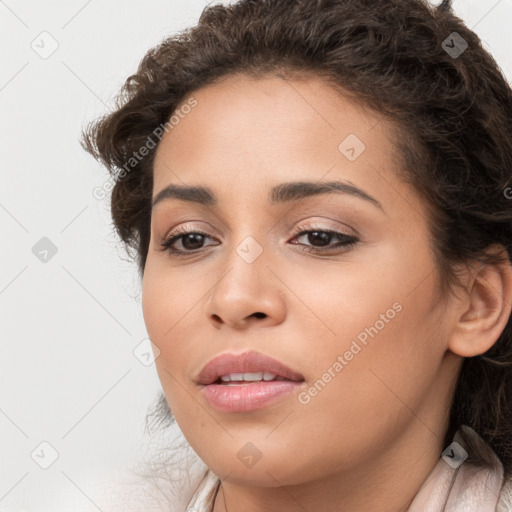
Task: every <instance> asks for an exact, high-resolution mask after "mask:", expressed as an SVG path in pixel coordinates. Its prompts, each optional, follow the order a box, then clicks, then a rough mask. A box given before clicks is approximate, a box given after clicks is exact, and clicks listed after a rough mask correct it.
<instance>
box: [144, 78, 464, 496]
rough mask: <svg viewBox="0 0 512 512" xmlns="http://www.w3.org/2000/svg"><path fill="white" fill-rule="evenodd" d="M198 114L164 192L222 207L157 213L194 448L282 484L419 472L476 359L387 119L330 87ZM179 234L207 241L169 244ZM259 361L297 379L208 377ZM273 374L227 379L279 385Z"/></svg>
mask: <svg viewBox="0 0 512 512" xmlns="http://www.w3.org/2000/svg"><path fill="white" fill-rule="evenodd" d="M192 98H193V100H192ZM185 104H189V105H193V106H192V107H191V108H182V109H181V111H180V109H178V111H180V112H182V116H181V117H180V118H179V122H175V123H174V124H173V127H172V129H170V130H169V132H168V133H166V134H165V135H164V136H163V138H162V140H161V142H160V145H159V147H158V150H157V154H156V158H155V164H154V189H153V198H156V197H157V196H158V195H159V193H160V192H162V191H163V190H164V189H166V188H167V187H169V186H175V187H205V188H207V189H208V191H209V192H210V193H211V194H212V196H213V198H211V200H210V201H206V199H207V194H206V193H204V192H203V193H200V194H198V193H197V190H196V193H194V191H189V192H188V193H187V194H182V195H181V196H180V197H178V195H177V193H176V192H171V191H168V193H167V194H166V195H165V197H164V196H162V195H161V196H160V198H161V200H159V201H158V202H157V204H155V205H154V208H153V211H152V219H151V240H150V246H149V252H148V256H147V263H146V267H145V273H144V279H143V312H144V319H145V323H146V327H147V330H148V334H149V336H150V338H151V340H152V341H153V343H154V344H155V345H156V346H157V347H158V348H159V350H160V355H159V357H158V358H157V359H156V366H157V371H158V375H159V378H160V381H161V383H162V387H163V390H164V392H165V395H166V398H167V401H168V403H169V405H170V407H171V409H172V411H173V413H174V415H175V418H176V420H177V422H178V424H179V426H180V427H181V429H182V431H183V433H184V434H185V436H186V438H187V440H188V442H189V443H190V445H191V446H192V447H193V448H194V450H195V451H196V452H197V453H198V454H199V455H200V457H201V458H202V459H203V460H204V462H205V463H206V464H207V465H208V466H209V467H210V468H212V469H213V470H214V472H215V473H216V474H217V475H218V476H220V477H221V478H225V477H226V476H228V480H230V481H232V482H238V483H244V482H245V483H247V482H251V483H254V482H258V483H259V484H261V485H266V486H273V487H276V486H280V485H292V484H298V483H301V482H305V481H307V480H311V478H313V477H312V474H314V477H315V478H327V477H329V476H332V475H334V474H336V473H340V472H347V474H349V473H350V475H352V477H353V475H356V474H358V473H357V470H358V468H360V469H361V470H362V468H366V469H368V467H370V466H371V465H373V466H375V467H376V466H378V465H379V464H383V463H384V461H386V462H385V463H386V464H387V467H388V468H389V467H390V466H393V465H400V464H401V465H403V464H406V465H409V466H410V467H411V468H412V467H414V464H415V458H416V456H418V454H419V453H422V454H423V453H425V452H427V451H428V450H429V449H430V448H431V447H433V446H434V447H435V448H436V450H435V454H434V456H433V457H434V458H435V459H437V458H438V457H439V453H440V452H438V451H437V448H440V447H441V443H442V436H443V435H444V429H445V428H446V425H447V423H446V416H445V413H446V411H447V410H448V406H449V401H450V398H451V393H452V392H453V383H454V381H455V378H456V376H457V375H456V374H457V370H458V363H459V359H458V358H456V357H455V356H454V355H453V354H452V353H451V352H449V351H447V345H448V340H449V336H450V326H449V322H450V315H449V310H445V309H443V306H442V303H441V301H440V298H439V291H438V287H437V284H436V283H437V281H436V272H435V267H434V261H433V258H432V253H431V251H430V250H429V233H428V230H427V213H426V209H425V204H424V202H423V200H422V199H421V198H420V196H419V195H418V194H417V193H416V192H415V191H414V190H413V189H412V188H411V187H410V186H409V185H407V184H406V183H404V182H402V181H400V180H399V179H398V177H397V174H396V170H397V163H396V158H395V150H394V147H393V144H392V142H391V139H390V136H391V135H390V134H391V131H390V127H389V125H388V124H387V122H386V121H385V120H383V119H381V118H379V116H378V115H376V114H375V113H373V112H372V111H370V110H366V109H363V108H362V107H358V106H357V105H356V104H354V103H352V102H351V101H349V100H347V99H345V98H344V97H342V96H340V95H339V94H338V93H336V92H335V91H334V90H333V89H331V88H330V87H329V86H328V85H327V84H326V83H325V82H323V81H321V80H319V79H308V80H304V81H295V80H292V81H287V80H284V79H281V78H277V77H267V78H260V79H258V80H254V79H250V78H247V77H245V76H244V75H237V76H231V77H229V78H227V79H225V80H223V81H222V82H220V83H218V84H215V85H212V86H208V87H205V88H202V89H200V90H198V91H196V92H194V94H193V95H191V97H189V98H187V100H185V101H184V102H183V105H185ZM175 119H176V118H175ZM296 182H307V183H310V184H312V185H313V186H314V187H318V186H320V185H322V184H326V183H327V182H337V183H338V184H340V186H339V187H338V188H335V186H333V187H331V188H330V190H329V188H328V187H324V189H323V190H319V191H317V193H314V194H313V193H311V192H312V190H313V188H309V189H308V188H304V187H302V188H300V187H296V188H295V189H293V188H291V187H292V186H291V185H290V184H292V183H296ZM284 184H288V185H287V186H286V187H285V186H284ZM276 187H277V188H276ZM288 187H290V188H288ZM343 187H345V188H343ZM178 229H179V230H182V231H185V232H190V233H197V234H196V235H191V236H189V237H185V236H183V233H182V232H181V233H178V234H177V235H178V238H177V239H174V241H173V242H172V244H171V245H170V248H171V249H170V250H162V243H163V242H164V241H165V240H168V239H169V238H172V237H173V236H174V235H176V230H178ZM304 231H307V232H309V233H305V234H300V233H301V232H304ZM330 232H334V233H335V234H334V235H333V234H330ZM201 233H202V235H201ZM179 235H182V236H181V238H179ZM347 242H352V243H347ZM172 250H174V251H175V252H172ZM249 351H255V352H259V353H261V354H264V355H266V356H268V357H270V358H273V359H275V360H277V361H279V362H281V363H282V364H284V365H286V366H287V367H288V368H289V369H291V370H293V371H294V372H295V374H294V376H293V379H294V380H293V381H291V380H286V381H285V382H277V381H267V382H266V381H264V382H261V381H259V382H255V383H247V382H246V383H242V382H236V381H232V382H231V383H230V384H229V385H228V384H227V383H224V384H219V383H217V384H215V383H214V384H211V385H205V384H200V383H198V379H199V374H200V372H201V370H202V369H203V367H204V366H205V365H206V364H207V363H208V362H209V361H210V360H211V359H212V358H215V357H217V356H219V355H221V354H233V355H235V356H237V355H240V354H244V353H246V352H249ZM266 364H267V363H266V362H263V363H261V361H260V365H259V366H258V365H256V366H255V367H251V366H247V367H239V366H236V362H235V366H233V367H229V366H225V365H224V366H223V365H221V367H220V369H218V371H217V373H216V374H215V372H214V374H215V375H214V374H212V375H213V376H212V375H210V379H209V380H212V379H213V378H214V377H215V378H217V379H218V377H219V375H218V374H219V373H224V374H230V373H240V372H237V371H233V369H238V370H240V369H241V370H243V369H244V368H245V370H247V373H249V375H246V376H245V378H246V379H251V378H254V379H258V380H259V379H261V378H262V377H264V376H263V374H264V373H271V374H272V373H274V374H278V373H279V371H278V370H276V368H275V367H271V366H270V365H267V366H265V365H266ZM265 369H267V370H268V371H267V372H265ZM258 370H261V372H262V374H261V375H259V374H258ZM271 370H275V371H271ZM253 373H256V375H251V374H253ZM267 377H268V378H271V377H272V376H270V377H269V376H267ZM288 377H291V375H288ZM234 378H235V379H239V378H240V376H234ZM221 386H222V387H221Z"/></svg>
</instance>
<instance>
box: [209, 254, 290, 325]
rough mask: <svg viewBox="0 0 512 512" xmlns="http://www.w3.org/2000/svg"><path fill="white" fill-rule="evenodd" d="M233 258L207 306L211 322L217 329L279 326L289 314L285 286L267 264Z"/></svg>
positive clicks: (259, 261) (261, 261)
mask: <svg viewBox="0 0 512 512" xmlns="http://www.w3.org/2000/svg"><path fill="white" fill-rule="evenodd" d="M237 258H238V256H236V258H233V259H231V260H230V262H232V264H231V266H230V267H229V268H228V270H227V271H226V272H225V273H224V275H223V277H221V279H220V280H219V281H218V282H217V284H216V285H215V286H214V289H213V291H212V293H211V295H210V298H209V299H208V301H207V302H206V303H205V305H204V313H205V315H206V318H207V320H208V321H209V322H210V323H211V324H212V325H213V326H214V327H215V328H217V329H223V328H226V327H229V328H232V329H237V330H241V329H246V328H247V327H249V326H251V325H253V324H255V325H261V326H271V325H277V324H279V323H281V322H283V320H284V318H285V315H286V305H285V295H284V293H283V290H282V288H281V287H282V284H281V282H280V281H279V279H277V278H276V277H275V271H274V272H273V271H271V270H270V269H269V268H268V267H267V266H266V265H265V262H264V261H263V258H261V260H259V259H258V260H256V261H254V262H252V263H247V262H246V261H244V260H242V259H241V258H238V261H237Z"/></svg>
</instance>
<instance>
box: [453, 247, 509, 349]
mask: <svg viewBox="0 0 512 512" xmlns="http://www.w3.org/2000/svg"><path fill="white" fill-rule="evenodd" d="M498 247H499V252H500V253H503V251H505V249H504V247H503V246H498ZM506 256H507V255H506V251H505V254H504V257H506ZM469 275H470V279H469V283H468V287H467V294H466V295H465V296H464V299H463V300H461V301H460V305H461V313H459V315H458V318H457V319H456V325H455V326H454V329H453V331H452V334H451V337H450V341H449V346H448V348H449V349H450V350H451V351H452V352H453V353H455V354H457V355H459V356H462V357H473V356H477V355H480V354H483V353H484V352H487V350H489V349H490V348H491V347H492V346H493V345H494V343H496V341H497V340H498V338H499V337H500V335H501V333H502V332H503V330H504V329H505V326H506V325H507V322H508V320H509V318H510V313H511V309H512V306H511V303H512V266H511V264H510V261H509V260H508V258H507V259H506V261H503V262H501V263H497V264H481V263H480V264H478V266H473V267H472V269H471V271H470V274H469Z"/></svg>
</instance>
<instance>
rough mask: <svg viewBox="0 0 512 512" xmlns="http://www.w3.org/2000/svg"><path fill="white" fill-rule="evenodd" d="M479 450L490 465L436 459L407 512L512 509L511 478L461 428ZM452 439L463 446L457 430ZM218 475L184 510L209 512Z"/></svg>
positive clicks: (210, 476) (207, 476)
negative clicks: (453, 462) (507, 478)
mask: <svg viewBox="0 0 512 512" xmlns="http://www.w3.org/2000/svg"><path fill="white" fill-rule="evenodd" d="M462 428H464V429H465V431H466V432H467V435H468V436H470V437H471V438H472V439H474V440H475V441H476V442H477V444H478V445H479V446H480V447H481V449H485V450H488V451H489V453H490V454H491V456H492V459H493V467H492V468H485V467H482V466H477V465H475V464H470V463H468V462H462V464H460V465H459V466H457V467H452V465H453V466H455V464H452V465H450V464H448V463H447V462H446V460H445V459H444V458H442V457H441V458H440V459H439V461H438V462H437V464H436V465H435V466H434V469H433V470H432V471H431V473H430V474H429V476H428V477H427V479H426V480H425V482H424V483H423V485H422V486H421V487H420V489H419V491H418V493H417V494H416V496H415V497H414V499H413V501H412V503H411V505H410V507H409V509H408V512H512V479H511V480H508V481H506V482H504V480H503V465H502V464H501V462H500V460H499V459H498V457H497V456H496V455H495V454H494V452H492V450H491V449H490V447H489V446H488V445H487V444H486V443H485V441H484V440H483V439H482V438H481V437H480V436H479V435H478V434H477V433H476V432H475V431H474V430H472V429H470V428H469V427H467V426H464V427H462ZM453 441H454V442H456V443H457V444H459V445H460V446H462V447H463V448H465V449H467V446H466V445H465V443H464V442H463V441H462V438H461V437H460V433H459V432H457V433H456V434H455V436H454V438H453ZM219 484H220V480H219V478H218V477H217V476H216V475H215V474H214V473H212V472H211V471H210V470H207V471H206V472H205V473H204V475H203V477H202V479H201V481H200V482H199V485H198V487H197V489H196V491H195V492H194V494H193V496H192V498H191V500H190V502H189V504H188V507H187V509H186V512H211V511H212V509H213V503H214V499H215V495H216V492H217V488H218V486H219Z"/></svg>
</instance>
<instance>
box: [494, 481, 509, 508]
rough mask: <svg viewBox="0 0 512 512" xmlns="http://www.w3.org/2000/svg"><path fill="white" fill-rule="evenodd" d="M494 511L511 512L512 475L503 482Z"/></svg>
mask: <svg viewBox="0 0 512 512" xmlns="http://www.w3.org/2000/svg"><path fill="white" fill-rule="evenodd" d="M496 512H512V477H510V478H509V479H508V480H505V482H504V483H503V487H502V488H501V493H500V497H499V499H498V504H497V506H496Z"/></svg>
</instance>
